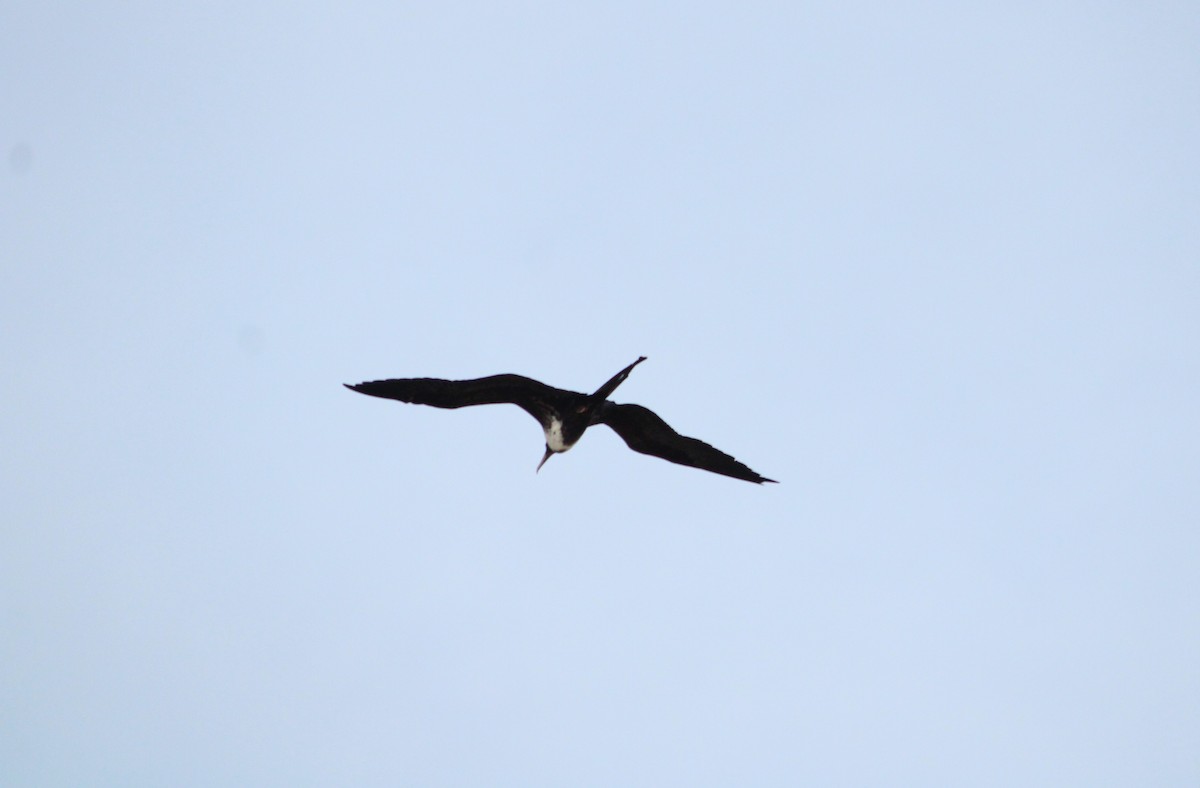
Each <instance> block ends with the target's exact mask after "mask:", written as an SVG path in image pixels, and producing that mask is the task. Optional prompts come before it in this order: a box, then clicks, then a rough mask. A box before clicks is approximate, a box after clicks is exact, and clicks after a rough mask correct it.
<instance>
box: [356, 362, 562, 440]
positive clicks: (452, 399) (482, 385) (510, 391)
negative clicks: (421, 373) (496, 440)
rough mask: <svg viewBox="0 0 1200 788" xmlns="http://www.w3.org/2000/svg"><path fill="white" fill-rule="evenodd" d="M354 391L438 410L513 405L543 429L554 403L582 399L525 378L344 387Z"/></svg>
mask: <svg viewBox="0 0 1200 788" xmlns="http://www.w3.org/2000/svg"><path fill="white" fill-rule="evenodd" d="M343 385H345V386H346V388H348V389H351V390H352V391H357V392H358V393H360V394H368V395H370V396H372V397H383V398H385V399H394V400H399V401H400V402H408V403H411V404H413V405H431V406H433V407H435V408H465V407H467V406H469V405H495V404H499V403H504V402H507V403H512V404H513V405H517V406H518V407H520V408H522V409H524V410H525V411H526V412H527V413H529V414H530V415H531V416H533V417H534V418H535V419H537V420H538V422H539V423H540V424H541V425H542V427H543V428H544V427H546V425H547V424H549V419H550V414H551V413H552V412H553V410H554V403H555V402H557V401H560V400H561V399H562V398H563V397H581V396H583V395H581V394H575V393H574V392H570V391H563V390H562V389H556V388H554V387H553V386H547V385H546V384H545V383H541V382H539V381H536V380H533V379H532V378H527V377H524V376H522V375H491V376H489V377H486V378H475V379H473V380H442V379H441V378H394V379H392V380H372V381H369V382H367V383H358V384H355V385H351V384H349V383H346V384H343Z"/></svg>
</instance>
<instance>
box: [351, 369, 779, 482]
mask: <svg viewBox="0 0 1200 788" xmlns="http://www.w3.org/2000/svg"><path fill="white" fill-rule="evenodd" d="M645 360H646V357H645V356H642V357H640V358H639V359H638V360H637V361H635V362H633V363H632V364H630V365H629V366H627V367H625V369H623V370H621V371H620V372H618V373H617V374H616V375H613V377H612V379H611V380H609V381H608V382H607V383H605V384H604V385H603V386H601V387H600V388H598V389H596V392H595V393H594V394H590V395H589V394H581V393H579V392H577V391H565V390H563V389H556V388H554V387H553V386H547V385H546V384H545V383H540V382H538V381H536V380H533V379H531V378H527V377H524V376H522V375H491V376H489V377H486V378H475V379H474V380H441V379H440V378H395V379H392V380H374V381H371V382H369V383H359V384H357V385H353V386H352V385H350V384H349V383H346V384H343V385H345V386H346V388H348V389H351V390H353V391H357V392H359V393H360V394H369V395H371V396H372V397H384V398H385V399H396V400H400V401H401V402H409V403H412V404H414V405H432V406H433V407H435V408H463V407H466V406H468V405H491V404H496V403H501V402H511V403H512V404H513V405H516V406H518V407H520V408H521V409H522V410H524V411H525V412H527V413H528V414H529V415H531V416H533V417H534V418H535V419H537V420H538V423H539V424H541V425H542V429H543V430H544V431H545V433H546V453H545V454H543V455H542V461H541V462H539V463H538V466H537V469H538V470H539V471H540V470H541V469H542V466H543V465H545V464H546V460H548V459H550V457H551V456H552V455H554V454H557V453H560V452H564V451H566V450H567V449H570V448H571V447H572V446H574V445H575V443H576V442H577V441H578V440H579V439H580V438H581V437H582V436H583V433H584V431H585V430H586V429H587V428H588V427H590V426H592V425H593V424H607V425H608V426H609V427H611V428H612V429H613V431H614V432H616V433H617V434H618V435H620V436H621V438H622V439H623V440H624V441H625V443H626V444H627V445H628V446H629V448H631V449H633V450H634V451H637V452H641V453H642V454H652V455H654V456H655V457H662V458H663V459H664V460H670V461H671V462H676V463H679V464H680V465H691V466H692V467H693V468H700V469H702V470H705V471H712V472H713V473H720V474H723V475H725V476H732V477H733V478H735V479H745V480H746V481H748V482H754V483H756V484H762V483H763V482H774V481H775V480H774V479H768V478H766V477H765V476H760V475H759V474H757V473H755V472H754V471H752V470H750V469H749V468H747V467H746V466H745V465H743V464H742V463H740V462H738V461H737V460H735V459H734V458H733V457H730V456H729V455H728V454H726V453H725V452H723V451H719V450H717V449H714V448H713V447H712V446H709V445H708V444H707V443H705V442H704V441H700V440H696V439H695V438H688V437H686V436H684V435H680V434H679V433H678V432H676V431H675V430H673V429H671V427H670V425H668V424H667V423H666V422H665V421H663V420H662V419H660V418H659V417H658V416H657V415H656V414H655V413H654V412H653V411H651V410H649V409H648V408H643V407H642V406H641V405H618V404H617V403H615V402H611V401H610V400H609V399H608V396H609V395H610V394H612V393H613V391H615V390H616V388H617V386H619V385H621V384H622V383H623V382H624V381H625V378H627V377H629V373H630V372H631V371H632V370H633V368H634V367H636V366H637V365H638V364H641V363H642V362H643V361H645Z"/></svg>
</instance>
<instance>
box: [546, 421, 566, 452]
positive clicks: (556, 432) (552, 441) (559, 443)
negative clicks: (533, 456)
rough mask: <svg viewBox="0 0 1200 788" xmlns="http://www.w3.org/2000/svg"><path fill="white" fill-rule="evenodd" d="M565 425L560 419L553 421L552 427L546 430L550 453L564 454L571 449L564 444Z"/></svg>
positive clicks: (551, 422)
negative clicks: (563, 429)
mask: <svg viewBox="0 0 1200 788" xmlns="http://www.w3.org/2000/svg"><path fill="white" fill-rule="evenodd" d="M562 428H563V425H562V422H561V421H559V420H558V419H551V420H550V426H549V427H547V428H546V445H547V446H548V447H550V451H555V452H563V451H566V450H567V449H569V448H571V447H570V446H568V445H567V444H566V443H564V442H563V431H562Z"/></svg>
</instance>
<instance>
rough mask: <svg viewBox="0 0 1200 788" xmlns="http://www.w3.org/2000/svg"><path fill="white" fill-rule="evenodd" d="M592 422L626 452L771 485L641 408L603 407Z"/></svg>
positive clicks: (740, 464) (627, 406)
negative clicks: (607, 429) (604, 428)
mask: <svg viewBox="0 0 1200 788" xmlns="http://www.w3.org/2000/svg"><path fill="white" fill-rule="evenodd" d="M595 422H596V423H598V424H607V425H608V426H609V427H611V428H612V430H613V432H615V433H617V434H618V435H620V436H621V439H622V440H624V441H625V444H626V445H627V446H629V448H631V449H633V450H634V451H637V452H641V453H642V454H651V455H653V456H655V457H662V458H663V459H664V460H670V461H671V462H675V463H679V464H680V465H690V466H692V467H693V468H700V469H701V470H705V471H712V472H713V473H719V474H722V475H724V476H732V477H733V478H735V479H744V480H746V481H748V482H754V483H756V484H762V483H763V482H774V481H775V480H774V479H768V478H767V477H765V476H761V475H759V474H757V473H755V472H754V471H752V470H750V469H749V468H747V467H746V466H745V465H743V464H742V463H740V462H738V461H737V460H735V459H734V458H733V457H730V456H729V455H728V454H726V453H725V452H723V451H721V450H719V449H714V448H713V447H712V446H709V445H708V444H707V443H705V442H704V441H701V440H696V439H695V438H689V437H687V436H686V435H680V434H679V433H678V432H676V431H675V430H673V429H671V425H669V424H667V423H666V422H665V421H663V420H662V419H661V418H659V417H658V415H657V414H656V413H655V412H654V411H652V410H650V409H649V408H643V407H642V406H641V405H618V404H616V403H615V402H608V403H605V406H604V407H602V408H601V409H600V411H599V413H598V414H597V416H596V419H595Z"/></svg>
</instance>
